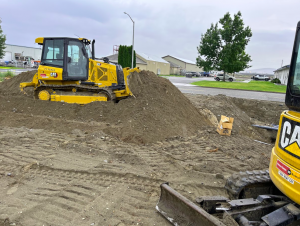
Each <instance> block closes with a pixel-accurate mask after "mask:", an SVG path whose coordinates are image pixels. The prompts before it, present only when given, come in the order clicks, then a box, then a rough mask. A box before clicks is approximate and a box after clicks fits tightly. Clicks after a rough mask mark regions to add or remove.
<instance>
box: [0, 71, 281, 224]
mask: <svg viewBox="0 0 300 226" xmlns="http://www.w3.org/2000/svg"><path fill="white" fill-rule="evenodd" d="M34 73H35V72H26V73H22V74H20V75H18V76H16V77H14V78H12V79H10V80H7V81H4V82H2V83H0V125H1V127H0V181H1V185H0V225H1V226H2V225H8V224H9V225H12V224H15V225H99V226H102V225H107V226H108V225H118V226H124V225H162V226H164V225H169V223H168V222H167V221H166V220H165V219H164V218H163V217H162V216H161V215H160V214H159V213H157V211H156V210H155V205H156V203H157V201H158V198H159V195H160V191H159V185H160V184H161V183H163V182H165V181H168V182H170V185H171V186H172V187H173V188H175V189H176V190H177V191H179V192H180V193H182V194H183V195H185V196H186V197H188V198H190V199H191V200H194V199H195V198H196V197H197V196H201V195H226V192H225V190H224V189H223V186H224V184H225V180H226V178H227V177H228V176H229V175H230V174H232V173H233V172H237V171H244V170H254V169H264V168H266V167H268V164H269V160H270V151H271V148H272V145H273V144H272V143H271V142H272V139H271V135H270V134H268V133H267V132H266V131H262V130H259V129H257V128H253V127H252V126H251V125H252V124H254V123H255V124H257V123H259V124H278V120H279V115H280V113H281V111H282V110H284V109H285V106H282V104H281V103H277V102H267V101H255V100H245V99H238V98H230V97H226V96H222V95H218V96H204V95H191V94H189V95H183V94H182V93H181V92H180V91H179V90H178V89H177V88H176V87H175V86H173V85H172V84H171V83H170V82H169V81H168V80H166V79H164V78H160V77H157V76H156V75H154V74H153V73H150V72H146V71H142V72H141V73H139V74H138V73H134V74H132V75H131V78H130V83H129V84H130V89H131V90H132V92H133V94H134V97H131V98H128V99H126V100H122V101H120V102H119V103H118V104H114V103H110V102H109V103H101V102H98V103H91V104H88V105H85V106H80V105H72V104H65V103H58V102H46V101H40V100H34V99H33V97H32V95H30V94H32V93H33V92H32V90H29V91H27V90H26V92H27V95H24V94H23V93H20V91H19V83H20V82H24V81H30V80H31V78H32V76H33V75H34ZM221 114H223V115H226V116H231V117H234V118H235V121H234V125H233V131H232V135H231V136H230V137H227V136H220V135H219V134H218V133H217V132H216V124H217V122H218V120H219V119H220V115H221ZM254 140H259V141H264V142H266V143H267V144H262V143H259V142H255V141H254Z"/></svg>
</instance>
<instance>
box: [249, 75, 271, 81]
mask: <svg viewBox="0 0 300 226" xmlns="http://www.w3.org/2000/svg"><path fill="white" fill-rule="evenodd" d="M252 79H253V80H264V81H269V80H270V77H268V76H266V75H254V76H253V77H252Z"/></svg>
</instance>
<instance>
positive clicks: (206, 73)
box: [200, 71, 210, 77]
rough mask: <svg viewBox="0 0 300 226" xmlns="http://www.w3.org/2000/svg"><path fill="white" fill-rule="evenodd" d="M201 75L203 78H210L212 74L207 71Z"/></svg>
mask: <svg viewBox="0 0 300 226" xmlns="http://www.w3.org/2000/svg"><path fill="white" fill-rule="evenodd" d="M200 74H201V76H206V77H209V76H210V73H209V72H207V71H203V72H200Z"/></svg>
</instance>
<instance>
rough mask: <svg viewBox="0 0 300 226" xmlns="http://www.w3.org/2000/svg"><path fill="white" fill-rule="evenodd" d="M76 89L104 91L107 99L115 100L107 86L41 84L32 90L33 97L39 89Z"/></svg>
mask: <svg viewBox="0 0 300 226" xmlns="http://www.w3.org/2000/svg"><path fill="white" fill-rule="evenodd" d="M74 88H75V89H77V91H85V92H92V93H104V94H105V95H106V96H107V99H108V101H110V100H115V99H116V95H115V93H114V92H113V91H112V90H111V89H109V88H99V87H93V86H88V85H41V86H39V87H38V88H37V89H36V90H35V91H34V97H35V99H39V98H38V94H39V92H40V91H41V90H54V91H56V90H60V91H63V90H70V89H74Z"/></svg>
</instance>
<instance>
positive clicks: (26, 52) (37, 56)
mask: <svg viewBox="0 0 300 226" xmlns="http://www.w3.org/2000/svg"><path fill="white" fill-rule="evenodd" d="M5 47H6V48H5V50H4V51H5V52H8V54H6V56H9V55H11V59H10V60H16V59H15V53H20V54H21V56H22V55H23V56H30V57H32V58H33V59H34V60H41V55H42V49H40V48H33V47H26V46H18V45H10V44H6V45H5Z"/></svg>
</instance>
